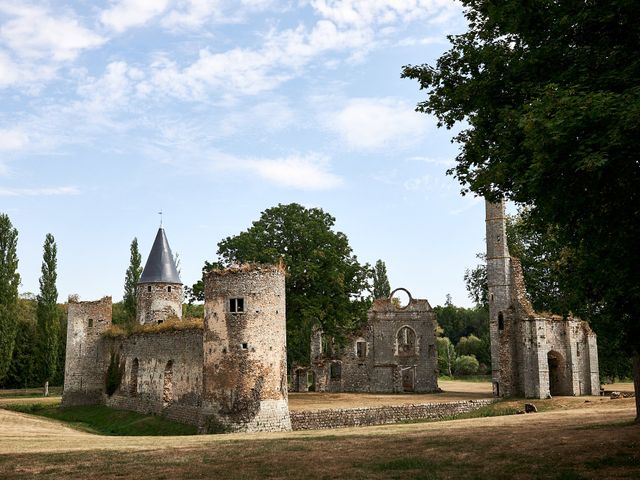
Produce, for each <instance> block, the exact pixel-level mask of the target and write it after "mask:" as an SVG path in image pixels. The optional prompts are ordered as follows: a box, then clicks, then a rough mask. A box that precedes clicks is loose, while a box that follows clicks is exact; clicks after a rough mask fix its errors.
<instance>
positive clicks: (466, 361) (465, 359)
mask: <svg viewBox="0 0 640 480" xmlns="http://www.w3.org/2000/svg"><path fill="white" fill-rule="evenodd" d="M479 367H480V364H479V363H478V360H477V359H476V357H474V356H473V355H460V356H459V357H458V358H456V360H455V364H454V371H455V372H456V375H473V374H475V373H478V368H479Z"/></svg>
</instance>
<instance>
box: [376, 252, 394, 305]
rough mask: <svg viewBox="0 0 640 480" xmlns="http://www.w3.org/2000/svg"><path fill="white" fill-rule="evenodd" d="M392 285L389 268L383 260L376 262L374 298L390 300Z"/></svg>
mask: <svg viewBox="0 0 640 480" xmlns="http://www.w3.org/2000/svg"><path fill="white" fill-rule="evenodd" d="M390 296H391V285H390V284H389V278H388V277H387V266H386V265H385V263H384V262H383V261H382V260H378V261H377V262H376V265H375V267H373V298H389V297H390Z"/></svg>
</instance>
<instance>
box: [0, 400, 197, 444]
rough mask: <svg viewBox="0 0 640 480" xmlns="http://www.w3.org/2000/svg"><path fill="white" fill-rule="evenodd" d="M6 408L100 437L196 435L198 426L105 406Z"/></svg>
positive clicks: (26, 406) (12, 406)
mask: <svg viewBox="0 0 640 480" xmlns="http://www.w3.org/2000/svg"><path fill="white" fill-rule="evenodd" d="M3 408H6V409H7V410H13V411H15V412H22V413H31V414H34V415H39V416H42V417H47V418H51V419H54V420H60V421H62V422H65V423H67V424H69V425H70V426H72V427H74V428H78V429H80V430H83V431H86V432H90V433H96V434H99V435H137V436H150V435H153V436H155V435H195V434H196V433H197V432H196V427H194V426H192V425H183V424H181V423H177V422H172V421H170V420H167V419H165V418H162V417H158V416H156V415H143V414H140V413H136V412H129V411H124V410H114V409H111V408H108V407H105V406H103V405H90V406H83V407H66V408H60V404H57V405H55V404H54V405H50V404H43V403H31V404H8V405H5V406H4V407H3Z"/></svg>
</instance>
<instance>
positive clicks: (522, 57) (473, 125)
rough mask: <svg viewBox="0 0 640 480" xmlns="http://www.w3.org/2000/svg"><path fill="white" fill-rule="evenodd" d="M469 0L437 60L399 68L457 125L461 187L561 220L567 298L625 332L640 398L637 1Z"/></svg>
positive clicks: (542, 224) (426, 107) (542, 218)
mask: <svg viewBox="0 0 640 480" xmlns="http://www.w3.org/2000/svg"><path fill="white" fill-rule="evenodd" d="M462 3H463V5H464V6H465V7H466V11H465V15H466V17H467V19H468V22H469V29H468V31H467V32H466V33H464V34H462V35H456V36H451V37H449V39H450V42H451V44H452V46H451V48H450V50H449V51H447V52H446V53H444V54H443V55H442V56H441V57H440V58H439V59H438V61H437V64H436V65H435V66H429V65H421V66H407V67H405V68H404V70H403V75H404V76H405V77H409V78H414V79H417V80H418V81H419V82H420V87H421V88H422V89H426V90H427V94H428V97H427V99H426V100H425V101H424V102H421V103H420V104H419V105H418V110H419V111H422V112H427V113H433V114H435V115H436V116H437V117H438V119H439V122H440V124H441V125H444V126H446V127H448V128H451V127H453V126H454V125H455V124H457V123H460V124H461V125H462V128H463V130H462V131H461V132H460V133H459V134H458V135H457V136H456V141H457V142H458V143H460V145H461V150H460V154H459V155H458V157H457V165H456V167H455V168H454V169H453V171H452V173H454V174H455V175H456V177H457V178H458V179H459V180H460V181H461V182H462V184H463V185H464V188H465V191H472V192H474V193H477V194H480V195H484V196H486V197H487V198H489V199H496V198H498V197H505V198H509V199H512V200H515V201H516V202H520V203H523V204H526V205H528V206H531V207H532V210H531V218H532V221H533V222H534V223H537V225H538V226H539V231H541V232H543V231H545V229H546V228H548V226H549V225H552V226H554V228H555V229H556V230H555V232H556V233H557V235H558V241H559V242H560V243H561V244H562V245H563V246H564V247H565V248H566V254H567V258H566V266H567V268H568V269H569V270H570V272H571V278H572V282H571V285H570V297H571V301H572V304H571V308H572V310H573V311H574V312H575V313H578V314H581V315H583V316H586V317H588V316H589V314H590V313H592V312H602V311H604V310H606V311H607V312H608V313H609V314H608V315H607V316H606V318H607V319H608V320H607V321H603V322H597V323H596V324H595V328H596V332H598V331H600V332H602V331H603V330H605V329H606V330H609V331H616V332H619V335H620V340H621V345H622V346H624V347H625V349H626V351H627V352H628V353H629V354H632V355H633V356H634V364H635V374H634V376H635V382H636V398H637V399H638V397H639V395H640V391H639V390H640V276H639V275H638V273H637V270H638V264H639V260H640V258H639V257H640V253H639V250H640V249H638V247H637V243H638V238H640V200H639V199H640V189H639V188H638V186H639V185H640V160H639V157H638V151H639V147H640V145H639V143H640V24H639V23H638V21H637V19H638V18H640V2H637V0H607V1H598V0H586V1H585V0H566V1H561V2H560V1H550V0H536V1H531V2H524V3H523V2H516V1H506V2H491V1H482V0H462ZM636 406H637V408H638V411H639V412H640V399H638V400H637V404H636ZM638 420H639V421H640V415H639V416H638Z"/></svg>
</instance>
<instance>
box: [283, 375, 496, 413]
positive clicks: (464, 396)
mask: <svg viewBox="0 0 640 480" xmlns="http://www.w3.org/2000/svg"><path fill="white" fill-rule="evenodd" d="M438 385H439V386H440V388H441V389H442V390H443V392H442V393H415V394H407V393H404V394H391V393H383V394H375V393H315V392H305V393H289V410H291V411H292V412H296V411H301V410H324V409H327V408H349V407H378V406H386V405H407V404H416V403H436V402H438V403H439V402H454V401H458V400H471V399H474V400H475V399H480V398H491V396H492V391H491V383H490V382H463V381H458V380H439V381H438Z"/></svg>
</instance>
